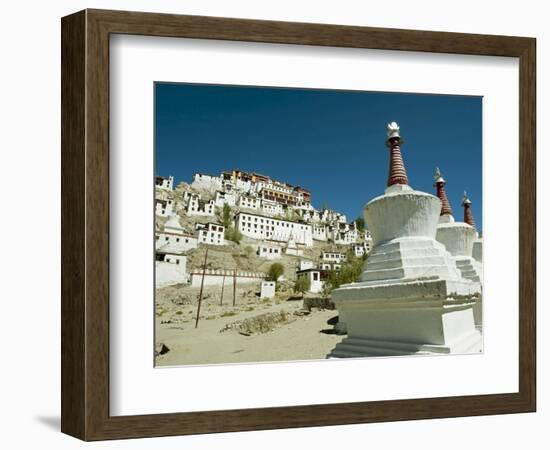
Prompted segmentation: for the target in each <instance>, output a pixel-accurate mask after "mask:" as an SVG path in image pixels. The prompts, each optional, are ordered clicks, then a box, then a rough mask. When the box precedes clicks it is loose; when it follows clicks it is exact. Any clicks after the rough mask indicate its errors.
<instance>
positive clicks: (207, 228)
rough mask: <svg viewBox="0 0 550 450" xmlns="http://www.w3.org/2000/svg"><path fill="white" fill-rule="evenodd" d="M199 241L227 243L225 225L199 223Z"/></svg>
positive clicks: (214, 243) (213, 243) (212, 243)
mask: <svg viewBox="0 0 550 450" xmlns="http://www.w3.org/2000/svg"><path fill="white" fill-rule="evenodd" d="M196 227H197V230H198V241H199V243H201V244H211V245H225V238H224V234H225V227H224V226H223V225H221V224H219V223H206V224H202V223H198V224H197V225H196Z"/></svg>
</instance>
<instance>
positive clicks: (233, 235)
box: [224, 226, 243, 244]
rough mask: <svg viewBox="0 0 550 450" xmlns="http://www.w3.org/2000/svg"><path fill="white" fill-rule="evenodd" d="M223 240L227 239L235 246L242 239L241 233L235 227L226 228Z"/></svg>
mask: <svg viewBox="0 0 550 450" xmlns="http://www.w3.org/2000/svg"><path fill="white" fill-rule="evenodd" d="M224 236H225V239H227V240H228V241H233V242H236V243H237V244H238V243H239V242H241V239H242V238H243V235H242V233H241V232H240V231H239V230H237V229H236V228H235V227H231V226H230V227H227V228H226V229H225V234H224Z"/></svg>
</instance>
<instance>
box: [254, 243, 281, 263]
mask: <svg viewBox="0 0 550 450" xmlns="http://www.w3.org/2000/svg"><path fill="white" fill-rule="evenodd" d="M282 253H283V249H282V248H281V247H280V246H278V245H273V244H272V243H268V242H262V243H261V244H260V245H258V251H257V255H258V256H259V257H260V258H265V259H269V260H273V259H280V258H281V256H282Z"/></svg>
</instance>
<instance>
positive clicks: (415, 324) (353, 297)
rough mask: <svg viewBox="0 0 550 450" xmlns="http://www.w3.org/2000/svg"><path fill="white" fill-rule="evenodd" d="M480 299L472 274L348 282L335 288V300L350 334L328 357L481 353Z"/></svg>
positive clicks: (333, 296)
mask: <svg viewBox="0 0 550 450" xmlns="http://www.w3.org/2000/svg"><path fill="white" fill-rule="evenodd" d="M478 299H479V284H478V283H473V282H471V281H467V280H441V279H428V280H415V281H404V282H400V283H399V282H397V283H396V282H393V283H388V284H385V285H372V284H369V283H352V284H349V285H344V286H342V287H341V288H339V289H336V290H334V291H333V293H332V300H333V301H334V303H335V304H336V307H337V308H338V311H339V313H340V315H341V316H342V319H343V321H344V322H345V325H346V328H347V332H348V337H347V338H345V339H344V340H343V341H342V342H341V343H339V344H338V345H337V346H336V347H335V348H334V349H333V350H332V351H331V352H330V353H329V355H328V356H327V357H328V358H351V357H367V356H396V355H413V354H453V353H478V352H480V351H481V350H482V338H481V333H480V331H479V330H478V329H477V328H476V324H475V320H474V306H475V304H476V302H477V300H478Z"/></svg>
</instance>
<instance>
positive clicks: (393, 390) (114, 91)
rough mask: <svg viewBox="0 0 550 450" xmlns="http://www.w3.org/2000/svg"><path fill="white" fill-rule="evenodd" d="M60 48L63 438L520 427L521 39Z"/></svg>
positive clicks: (217, 27)
mask: <svg viewBox="0 0 550 450" xmlns="http://www.w3.org/2000/svg"><path fill="white" fill-rule="evenodd" d="M61 29H62V245H63V247H62V431H63V432H65V433H67V434H70V435H72V436H76V437H78V438H80V439H83V440H101V439H118V438H133V437H152V436H168V435H183V434H198V433H214V432H228V431H244V430H261V429H275V428H291V427H308V426H325V425H336V424H351V423H368V422H380V421H396V420H413V419H425V418H442V417H458V416H473V415H486V414H504V413H516V412H532V411H535V408H536V390H535V389H536V383H535V381H536V379H535V378H536V332H535V322H536V320H535V319H536V315H535V301H536V291H535V286H536V251H535V246H536V226H535V222H536V221H535V217H536V206H535V205H536V178H535V175H536V158H535V156H536V123H535V99H536V95H535V93H536V91H535V73H536V71H535V60H536V56H535V53H536V45H535V42H536V41H535V39H533V38H525V37H508V36H489V35H472V34H459V33H445V32H436V31H417V30H397V29H381V28H368V27H350V26H339V25H321V24H307V23H289V22H272V21H255V20H242V19H229V18H216V17H200V16H178V15H169V14H154V13H135V12H123V11H104V10H85V11H81V12H78V13H75V14H73V15H70V16H67V17H64V18H63V19H62V27H61Z"/></svg>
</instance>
